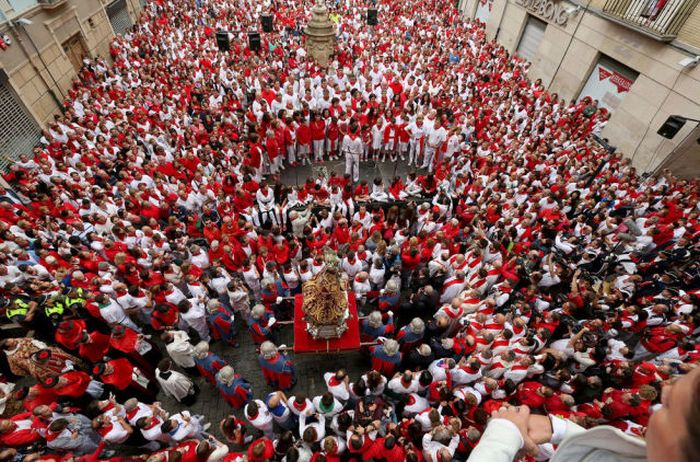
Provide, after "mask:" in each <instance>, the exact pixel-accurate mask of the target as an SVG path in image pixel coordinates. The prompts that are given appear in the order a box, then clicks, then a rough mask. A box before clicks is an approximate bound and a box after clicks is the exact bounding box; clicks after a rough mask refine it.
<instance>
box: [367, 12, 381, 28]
mask: <svg viewBox="0 0 700 462" xmlns="http://www.w3.org/2000/svg"><path fill="white" fill-rule="evenodd" d="M377 24H379V20H377V9H376V8H367V25H368V26H376V25H377Z"/></svg>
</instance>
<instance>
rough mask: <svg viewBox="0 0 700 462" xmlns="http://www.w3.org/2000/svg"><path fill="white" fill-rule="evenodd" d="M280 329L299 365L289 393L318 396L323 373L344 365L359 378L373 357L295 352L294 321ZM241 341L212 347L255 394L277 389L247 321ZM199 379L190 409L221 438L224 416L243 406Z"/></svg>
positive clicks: (171, 404) (174, 405) (172, 406)
mask: <svg viewBox="0 0 700 462" xmlns="http://www.w3.org/2000/svg"><path fill="white" fill-rule="evenodd" d="M279 333H280V339H281V341H282V342H283V343H284V344H286V345H289V346H290V352H289V353H288V354H289V356H290V358H291V359H292V360H293V362H294V364H295V366H296V368H297V384H296V386H295V387H294V388H293V389H292V391H291V392H290V393H289V395H291V394H294V392H296V391H303V392H304V393H306V394H307V396H315V395H317V394H321V393H323V392H325V391H326V388H325V385H324V383H323V374H324V373H325V372H328V371H334V370H336V369H338V368H340V367H344V368H346V369H347V370H348V371H349V373H350V377H351V378H352V379H355V378H357V377H359V376H360V375H361V374H362V373H364V372H366V371H367V369H368V368H369V360H368V359H367V358H366V357H364V356H363V354H362V353H361V352H359V351H352V352H342V353H327V354H323V353H307V354H296V355H295V354H294V353H293V352H292V351H291V345H292V344H293V341H294V339H293V332H292V325H291V324H286V325H282V326H281V327H280V332H279ZM239 341H240V344H241V346H240V348H232V347H230V346H227V345H225V344H223V343H221V342H218V343H215V344H212V348H211V349H212V351H214V352H216V353H217V354H219V355H220V356H221V357H222V358H224V359H226V361H228V363H229V364H230V365H231V366H233V368H234V369H235V370H236V372H237V373H239V374H241V375H242V376H243V377H245V378H246V379H248V380H249V381H250V382H251V384H252V386H253V393H254V395H255V398H262V397H264V396H265V395H266V394H267V393H270V392H271V391H273V389H272V388H271V387H268V386H267V384H266V383H265V380H264V379H263V375H262V371H261V369H260V366H259V365H258V361H257V355H258V353H257V351H256V345H255V344H254V343H253V341H252V339H251V337H250V335H249V334H248V332H247V330H246V329H245V326H244V325H243V324H240V325H239ZM195 382H196V383H197V385H199V387H200V389H201V391H200V394H199V398H198V399H197V402H196V403H195V404H194V405H193V406H189V407H188V409H189V410H190V411H191V412H192V413H193V414H202V415H204V416H206V420H207V421H209V422H211V424H212V427H211V429H210V430H209V431H210V432H211V433H212V434H214V435H215V436H216V437H217V438H221V437H222V435H221V434H220V432H219V428H218V425H219V422H220V421H221V419H223V418H224V417H226V416H228V415H229V414H235V415H236V416H237V417H239V418H243V412H242V410H234V409H233V408H232V407H231V406H229V405H228V403H226V401H224V399H223V398H222V397H221V395H220V394H219V392H218V391H217V390H216V389H215V388H214V387H213V386H211V385H210V384H209V383H207V382H206V381H205V380H204V379H203V378H201V377H198V378H196V379H195ZM158 398H159V399H160V400H161V402H162V403H163V405H164V407H165V409H167V410H169V411H171V412H176V411H179V410H182V409H185V407H184V406H182V405H181V404H180V403H178V402H177V401H175V400H173V399H171V398H168V397H166V396H164V395H163V393H160V394H159V395H158ZM251 429H252V427H251Z"/></svg>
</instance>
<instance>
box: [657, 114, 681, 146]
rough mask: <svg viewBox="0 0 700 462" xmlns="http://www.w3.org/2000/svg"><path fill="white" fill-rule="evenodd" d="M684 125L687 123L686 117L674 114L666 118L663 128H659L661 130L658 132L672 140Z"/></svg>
mask: <svg viewBox="0 0 700 462" xmlns="http://www.w3.org/2000/svg"><path fill="white" fill-rule="evenodd" d="M683 125H685V118H684V117H681V116H675V115H672V116H669V117H668V119H666V122H664V124H663V125H662V126H661V128H659V131H657V132H656V133H658V134H659V135H661V136H663V137H664V138H668V139H669V140H670V139H671V138H673V137H674V136H676V133H678V131H679V130H680V129H681V128H683Z"/></svg>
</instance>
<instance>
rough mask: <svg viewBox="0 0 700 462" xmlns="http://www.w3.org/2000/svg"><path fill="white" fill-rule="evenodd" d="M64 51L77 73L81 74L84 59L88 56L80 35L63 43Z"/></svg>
mask: <svg viewBox="0 0 700 462" xmlns="http://www.w3.org/2000/svg"><path fill="white" fill-rule="evenodd" d="M63 51H64V52H65V53H66V56H68V59H69V60H70V62H71V64H72V65H73V69H75V72H80V69H82V68H83V58H85V57H86V56H87V54H88V52H87V49H86V48H85V44H84V43H83V39H82V37H81V35H80V33H77V34H75V35H74V36H72V37H71V38H69V39H68V40H66V41H65V42H63Z"/></svg>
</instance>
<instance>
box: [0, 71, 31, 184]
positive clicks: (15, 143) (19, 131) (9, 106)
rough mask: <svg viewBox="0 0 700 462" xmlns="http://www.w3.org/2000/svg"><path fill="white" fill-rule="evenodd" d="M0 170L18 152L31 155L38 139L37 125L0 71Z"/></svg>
mask: <svg viewBox="0 0 700 462" xmlns="http://www.w3.org/2000/svg"><path fill="white" fill-rule="evenodd" d="M0 127H2V130H0V170H1V171H5V170H7V167H8V165H10V164H11V163H12V161H14V160H15V159H17V157H19V155H20V154H22V153H26V154H29V155H31V154H32V149H33V148H34V145H35V144H36V143H37V141H39V134H40V130H39V125H38V124H37V123H36V121H35V120H34V117H32V116H31V114H29V111H27V108H26V107H25V106H24V104H22V101H21V100H20V99H19V97H18V96H17V95H16V94H15V92H14V91H13V90H12V88H10V84H9V82H8V81H7V75H6V74H5V73H4V72H2V71H0Z"/></svg>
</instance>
